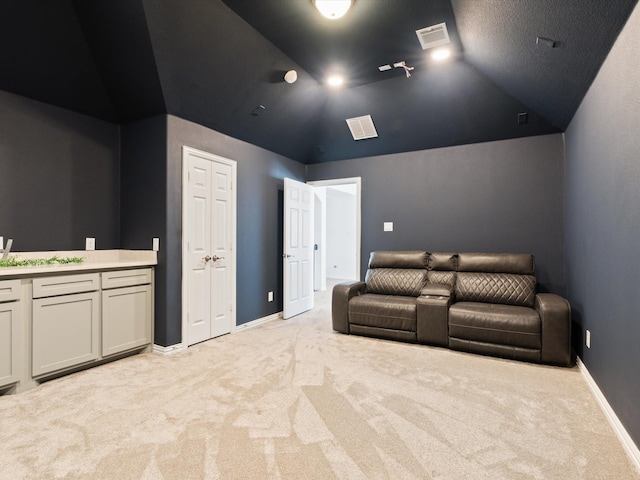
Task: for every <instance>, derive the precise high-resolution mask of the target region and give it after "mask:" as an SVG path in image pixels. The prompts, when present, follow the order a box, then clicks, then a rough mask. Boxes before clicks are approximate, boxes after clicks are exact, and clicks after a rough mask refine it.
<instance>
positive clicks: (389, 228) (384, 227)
mask: <svg viewBox="0 0 640 480" xmlns="http://www.w3.org/2000/svg"><path fill="white" fill-rule="evenodd" d="M382 230H384V231H385V232H393V222H383V224H382Z"/></svg>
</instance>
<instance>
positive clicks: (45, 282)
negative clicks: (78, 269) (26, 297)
mask: <svg viewBox="0 0 640 480" xmlns="http://www.w3.org/2000/svg"><path fill="white" fill-rule="evenodd" d="M99 288H100V274H98V273H83V274H79V275H60V276H59V277H45V278H34V279H33V298H42V297H53V296H56V295H69V294H71V293H82V292H93V291H95V290H98V289H99Z"/></svg>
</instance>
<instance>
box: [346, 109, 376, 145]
mask: <svg viewBox="0 0 640 480" xmlns="http://www.w3.org/2000/svg"><path fill="white" fill-rule="evenodd" d="M347 125H349V130H351V135H353V139H354V140H364V139H366V138H375V137H377V136H378V132H377V130H376V127H375V125H374V124H373V119H372V118H371V115H365V116H363V117H354V118H347Z"/></svg>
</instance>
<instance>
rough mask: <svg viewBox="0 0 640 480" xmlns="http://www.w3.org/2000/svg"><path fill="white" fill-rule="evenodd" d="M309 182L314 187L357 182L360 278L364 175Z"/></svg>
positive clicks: (357, 268)
mask: <svg viewBox="0 0 640 480" xmlns="http://www.w3.org/2000/svg"><path fill="white" fill-rule="evenodd" d="M307 183H308V184H309V185H313V186H314V187H330V186H333V185H349V184H354V183H355V184H356V243H357V248H356V278H360V250H362V177H349V178H335V179H332V180H314V181H311V182H307Z"/></svg>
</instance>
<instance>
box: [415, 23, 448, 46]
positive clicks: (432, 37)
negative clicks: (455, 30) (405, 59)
mask: <svg viewBox="0 0 640 480" xmlns="http://www.w3.org/2000/svg"><path fill="white" fill-rule="evenodd" d="M416 35H418V40H420V45H422V49H423V50H426V49H427V48H433V47H437V46H439V45H445V44H447V43H449V32H448V31H447V24H446V23H439V24H437V25H431V26H430V27H425V28H421V29H420V30H416Z"/></svg>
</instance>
